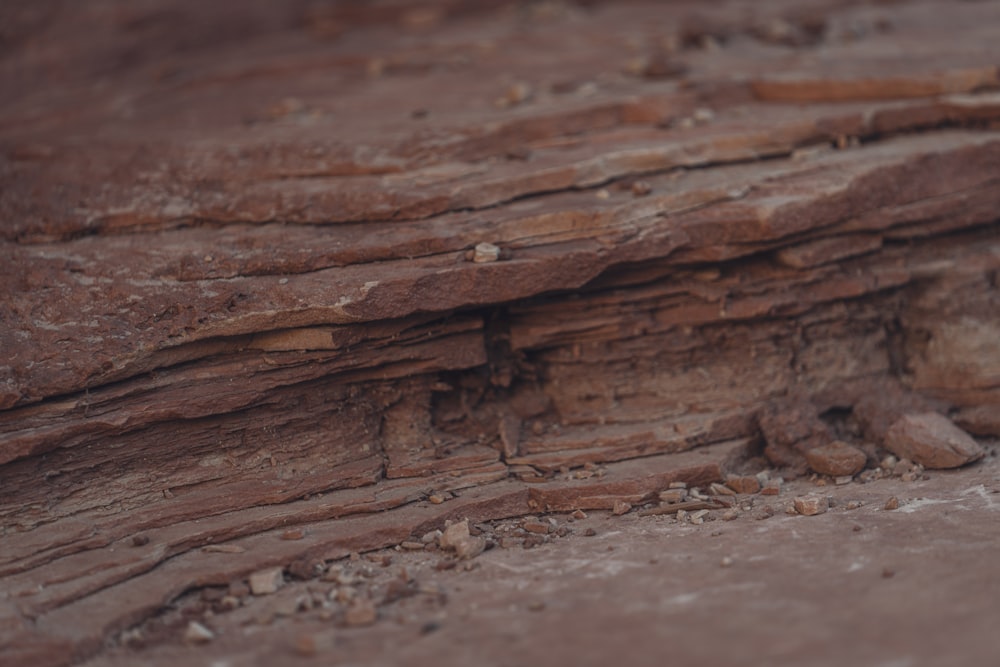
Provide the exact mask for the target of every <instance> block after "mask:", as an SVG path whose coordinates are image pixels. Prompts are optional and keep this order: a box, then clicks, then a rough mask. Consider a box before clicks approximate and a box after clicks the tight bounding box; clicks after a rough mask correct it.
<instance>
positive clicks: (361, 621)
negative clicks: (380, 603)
mask: <svg viewBox="0 0 1000 667" xmlns="http://www.w3.org/2000/svg"><path fill="white" fill-rule="evenodd" d="M376 620H378V610H377V609H376V608H375V603H374V602H372V601H371V600H369V599H367V598H361V597H359V598H355V599H354V601H353V602H351V604H350V605H349V606H348V607H347V609H346V610H345V611H344V624H345V625H347V626H348V627H352V628H355V627H361V626H365V625H372V624H373V623H375V621H376Z"/></svg>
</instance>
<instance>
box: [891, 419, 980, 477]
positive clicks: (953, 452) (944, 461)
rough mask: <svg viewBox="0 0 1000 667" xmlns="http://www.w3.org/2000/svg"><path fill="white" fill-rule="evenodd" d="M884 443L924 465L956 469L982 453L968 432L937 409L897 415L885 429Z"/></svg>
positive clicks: (977, 457) (899, 454)
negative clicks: (937, 411) (887, 428)
mask: <svg viewBox="0 0 1000 667" xmlns="http://www.w3.org/2000/svg"><path fill="white" fill-rule="evenodd" d="M885 446H886V449H888V450H889V451H891V452H892V453H893V454H895V455H896V456H898V457H900V458H907V459H910V460H911V461H914V462H916V463H919V464H920V465H922V466H924V467H925V468H957V467H959V466H963V465H965V464H967V463H971V462H973V461H978V460H979V459H981V458H982V457H983V455H984V454H985V452H984V451H983V448H982V447H980V446H979V443H977V442H976V441H975V440H973V439H972V437H971V436H969V434H967V433H966V432H965V431H963V430H961V429H960V428H958V427H957V426H955V424H954V423H952V421H951V420H950V419H948V418H947V417H945V416H943V415H940V414H938V413H936V412H924V413H920V414H908V415H904V416H903V417H900V418H899V419H897V420H896V421H895V422H894V423H893V424H892V426H890V427H889V430H888V431H886V434H885Z"/></svg>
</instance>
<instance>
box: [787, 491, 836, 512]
mask: <svg viewBox="0 0 1000 667" xmlns="http://www.w3.org/2000/svg"><path fill="white" fill-rule="evenodd" d="M792 503H793V506H794V507H795V511H796V512H798V513H799V514H801V515H803V516H815V515H816V514H823V513H824V512H826V510H827V509H828V508H829V507H830V502H829V500H828V499H827V498H826V496H796V497H795V499H794V500H793V501H792Z"/></svg>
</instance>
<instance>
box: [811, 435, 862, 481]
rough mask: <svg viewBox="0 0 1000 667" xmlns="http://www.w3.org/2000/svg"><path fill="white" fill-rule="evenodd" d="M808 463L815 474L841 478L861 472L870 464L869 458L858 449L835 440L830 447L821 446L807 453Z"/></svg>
mask: <svg viewBox="0 0 1000 667" xmlns="http://www.w3.org/2000/svg"><path fill="white" fill-rule="evenodd" d="M806 461H807V462H808V463H809V467H810V468H812V469H813V471H814V472H818V473H819V474H821V475H830V476H831V477H841V476H844V475H848V476H850V475H856V474H857V473H859V472H861V470H862V469H863V468H864V467H865V463H867V462H868V457H867V456H865V453H864V452H863V451H861V450H860V449H858V448H857V447H854V446H852V445H849V444H847V443H846V442H842V441H840V440H835V441H834V442H831V443H830V444H829V445H821V446H819V447H814V448H812V449H810V450H809V451H807V452H806Z"/></svg>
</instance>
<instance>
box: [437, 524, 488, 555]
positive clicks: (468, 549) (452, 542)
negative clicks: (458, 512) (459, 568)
mask: <svg viewBox="0 0 1000 667" xmlns="http://www.w3.org/2000/svg"><path fill="white" fill-rule="evenodd" d="M438 544H439V545H440V547H441V548H442V549H450V550H452V551H454V552H455V555H456V556H458V557H459V558H462V559H469V558H475V557H476V556H478V555H479V554H481V553H482V552H483V551H484V550H485V549H486V539H485V538H483V537H479V536H476V537H473V536H472V534H471V533H470V532H469V520H468V519H463V520H462V521H457V522H455V523H453V524H451V525H450V526H448V527H447V528H445V529H444V532H443V533H441V537H440V538H438Z"/></svg>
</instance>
